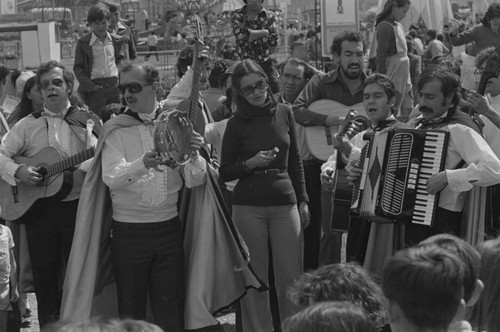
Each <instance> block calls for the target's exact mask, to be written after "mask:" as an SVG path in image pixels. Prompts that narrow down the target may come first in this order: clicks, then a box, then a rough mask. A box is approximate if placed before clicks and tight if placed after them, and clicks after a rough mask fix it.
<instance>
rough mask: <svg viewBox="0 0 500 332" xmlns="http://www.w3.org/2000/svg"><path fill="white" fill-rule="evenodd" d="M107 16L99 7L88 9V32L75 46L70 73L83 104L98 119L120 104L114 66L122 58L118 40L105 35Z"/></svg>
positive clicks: (121, 43)
mask: <svg viewBox="0 0 500 332" xmlns="http://www.w3.org/2000/svg"><path fill="white" fill-rule="evenodd" d="M110 17H111V13H110V12H109V9H108V7H107V6H106V5H105V4H103V3H98V4H96V5H93V6H92V7H90V9H89V12H88V15H87V21H88V22H89V24H90V29H91V32H90V33H89V34H86V35H84V36H83V37H82V38H80V40H78V43H77V45H76V50H75V63H74V66H73V71H74V73H75V75H76V78H77V79H78V82H79V83H80V85H79V87H78V92H79V93H80V95H81V96H82V97H83V98H84V100H85V103H86V104H87V105H88V106H89V108H90V110H92V111H93V112H94V113H96V114H97V115H99V116H101V114H102V111H103V109H104V107H105V106H106V105H107V104H112V103H121V94H120V91H119V90H118V88H117V86H118V66H119V64H120V62H121V61H122V60H123V59H124V58H125V56H124V54H123V44H124V40H123V39H122V37H120V36H118V35H115V34H110V33H109V32H108V25H109V19H110Z"/></svg>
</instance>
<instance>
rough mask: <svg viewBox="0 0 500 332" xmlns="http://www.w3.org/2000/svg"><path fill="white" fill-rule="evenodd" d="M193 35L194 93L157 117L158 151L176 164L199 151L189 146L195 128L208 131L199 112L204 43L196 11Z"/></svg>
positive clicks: (168, 162) (203, 132)
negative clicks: (201, 53) (201, 56)
mask: <svg viewBox="0 0 500 332" xmlns="http://www.w3.org/2000/svg"><path fill="white" fill-rule="evenodd" d="M192 22H193V24H194V31H193V35H194V37H195V40H197V42H196V43H195V48H194V53H193V82H192V87H191V95H190V97H189V98H188V99H186V100H183V101H182V102H181V103H180V104H179V105H178V106H177V108H176V109H174V110H169V111H164V112H163V113H161V114H160V115H159V116H158V119H156V120H155V129H154V147H155V151H156V152H158V153H159V154H160V156H161V157H162V158H163V164H165V165H167V166H170V167H176V166H179V165H185V164H186V163H188V162H189V160H190V159H191V157H193V156H195V155H196V154H197V153H198V151H197V150H193V149H191V147H190V141H191V136H192V133H193V130H195V131H196V132H198V133H199V134H200V135H202V136H203V135H204V134H205V120H204V118H203V116H202V115H201V114H199V113H201V112H202V110H201V104H200V89H199V80H200V76H201V61H200V59H198V54H199V52H200V45H201V41H200V40H201V38H202V36H201V33H202V29H201V26H202V25H201V20H200V18H199V17H198V15H193V17H192Z"/></svg>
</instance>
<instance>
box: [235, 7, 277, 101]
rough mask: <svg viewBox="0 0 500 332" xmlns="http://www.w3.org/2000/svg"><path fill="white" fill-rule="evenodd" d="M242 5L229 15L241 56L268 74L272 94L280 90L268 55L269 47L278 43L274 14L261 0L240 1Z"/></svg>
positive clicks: (269, 52)
mask: <svg viewBox="0 0 500 332" xmlns="http://www.w3.org/2000/svg"><path fill="white" fill-rule="evenodd" d="M243 2H244V3H245V5H244V6H243V7H241V8H240V9H237V10H235V11H234V12H233V14H232V15H231V25H232V27H233V33H234V36H235V38H236V48H237V50H238V54H239V55H240V59H241V60H244V59H252V60H254V61H255V62H257V63H258V64H259V65H260V66H261V67H262V69H264V72H265V73H266V75H267V79H268V81H269V86H270V88H271V91H272V92H273V93H276V92H278V91H279V83H278V71H277V70H276V68H275V67H274V63H273V59H272V58H271V57H270V55H271V48H273V47H276V46H278V36H279V33H278V28H277V20H276V16H275V15H274V14H273V13H272V12H271V11H268V10H266V9H265V8H264V6H262V3H263V2H264V0H243Z"/></svg>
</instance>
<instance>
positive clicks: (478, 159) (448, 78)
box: [406, 68, 500, 244]
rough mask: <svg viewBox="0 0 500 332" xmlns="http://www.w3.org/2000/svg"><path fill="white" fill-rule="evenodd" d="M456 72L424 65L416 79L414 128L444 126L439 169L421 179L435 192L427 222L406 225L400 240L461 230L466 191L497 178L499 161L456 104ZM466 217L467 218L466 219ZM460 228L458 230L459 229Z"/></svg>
mask: <svg viewBox="0 0 500 332" xmlns="http://www.w3.org/2000/svg"><path fill="white" fill-rule="evenodd" d="M459 87H460V78H459V77H458V76H457V75H455V74H453V73H451V72H450V71H448V70H446V69H443V68H437V69H435V68H431V69H429V70H426V71H425V72H424V73H423V74H422V77H421V78H420V80H419V82H418V91H419V105H420V107H419V111H420V113H421V115H420V116H419V119H418V120H417V127H416V128H417V129H422V130H427V129H439V130H445V131H448V132H449V134H450V136H449V143H448V147H447V152H446V161H445V167H444V168H445V170H444V171H441V172H438V173H436V174H434V175H433V176H432V177H431V178H430V179H429V180H428V183H427V191H428V192H429V194H436V193H440V197H439V204H438V208H437V211H436V213H435V215H434V219H433V226H432V227H428V226H423V225H417V224H414V223H411V224H408V225H406V241H407V242H408V243H409V244H414V243H418V242H420V241H422V240H424V239H426V238H427V237H429V236H431V235H434V234H439V233H451V234H455V235H461V234H462V232H461V227H460V218H461V215H462V210H463V208H464V201H465V196H466V193H467V191H470V190H471V189H472V188H473V186H477V187H482V186H491V185H495V184H498V183H500V161H499V159H498V157H497V156H496V155H495V153H494V152H493V151H492V149H491V148H490V146H489V145H488V143H487V142H486V141H485V140H484V138H483V137H482V136H481V134H480V133H479V132H478V129H477V126H476V125H475V123H474V122H473V121H472V119H471V118H470V117H469V115H468V114H466V113H464V112H460V109H459V107H458V106H457V104H458V101H459V96H458V94H457V91H458V89H459ZM468 222H472V221H468ZM462 231H463V230H462Z"/></svg>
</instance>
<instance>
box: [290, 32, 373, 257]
mask: <svg viewBox="0 0 500 332" xmlns="http://www.w3.org/2000/svg"><path fill="white" fill-rule="evenodd" d="M365 51H366V45H365V42H364V40H363V36H362V35H361V34H360V33H358V32H347V31H345V32H341V33H339V34H337V35H336V36H335V38H334V40H333V43H332V46H331V52H332V54H333V56H335V57H336V58H337V59H338V61H339V67H338V69H337V70H334V71H331V72H328V73H326V74H318V75H315V76H314V77H313V78H312V79H311V80H310V81H309V82H308V84H307V85H306V86H305V88H304V90H302V92H301V94H300V95H299V96H298V97H297V99H296V101H295V103H294V104H293V112H294V115H295V120H296V121H297V123H298V124H300V125H302V126H304V127H308V126H332V125H339V124H340V123H341V121H340V120H339V117H338V115H336V114H330V115H327V114H321V113H319V112H314V111H313V110H311V109H309V106H310V105H311V104H312V103H313V102H315V101H318V100H320V99H327V100H332V101H336V102H338V103H341V104H343V105H345V113H347V110H348V109H349V106H353V105H356V104H359V103H361V102H362V101H363V82H364V80H365V74H364V73H363V57H364V55H365ZM309 148H311V146H309ZM332 152H333V150H332ZM307 159H313V156H312V155H310V156H309V158H307ZM318 176H319V174H318ZM329 194H330V193H328V195H329ZM325 197H326V196H325ZM322 203H324V204H323V207H322V230H323V235H322V237H321V245H320V264H328V263H335V262H340V248H341V233H340V232H332V231H331V230H330V221H331V220H330V217H331V212H330V210H331V209H330V208H329V204H328V199H322ZM325 203H327V204H325ZM325 205H327V206H325ZM325 211H326V212H325ZM353 231H354V232H355V233H356V232H357V231H355V230H353ZM348 246H349V244H348Z"/></svg>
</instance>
